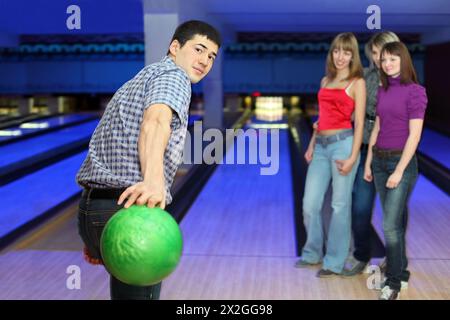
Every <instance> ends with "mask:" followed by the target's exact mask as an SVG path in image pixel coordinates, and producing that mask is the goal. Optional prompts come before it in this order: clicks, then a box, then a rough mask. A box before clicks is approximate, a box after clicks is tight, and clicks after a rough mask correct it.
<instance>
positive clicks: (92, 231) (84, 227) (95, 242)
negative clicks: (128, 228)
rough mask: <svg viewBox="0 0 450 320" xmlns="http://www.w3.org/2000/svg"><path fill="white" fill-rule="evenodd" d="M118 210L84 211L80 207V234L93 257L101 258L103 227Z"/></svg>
mask: <svg viewBox="0 0 450 320" xmlns="http://www.w3.org/2000/svg"><path fill="white" fill-rule="evenodd" d="M116 212H117V211H116V210H101V211H96V212H92V211H84V210H81V209H80V214H79V215H80V218H79V221H80V225H79V229H80V235H81V237H82V239H83V241H84V243H85V245H86V247H87V248H88V250H89V252H90V254H91V256H92V257H93V258H97V259H100V258H101V252H100V240H101V237H102V233H103V229H104V228H105V225H106V223H107V222H108V221H109V219H110V218H111V217H112V216H113V215H114V214H115V213H116Z"/></svg>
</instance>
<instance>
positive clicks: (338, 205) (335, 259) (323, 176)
mask: <svg viewBox="0 0 450 320" xmlns="http://www.w3.org/2000/svg"><path fill="white" fill-rule="evenodd" d="M326 71H327V73H326V76H325V77H324V78H323V79H322V81H321V88H320V91H319V94H318V100H319V122H318V127H317V130H315V131H314V134H313V136H312V138H311V142H310V143H309V147H308V150H307V151H306V153H305V158H306V161H307V162H308V163H309V167H308V173H307V176H306V184H305V195H304V198H303V217H304V223H305V226H306V230H307V233H308V237H307V241H306V244H305V246H304V247H303V252H302V258H301V259H300V260H299V261H298V262H297V263H296V266H297V267H304V266H309V265H315V264H319V263H320V262H321V261H322V260H323V264H322V268H321V270H320V271H319V272H318V273H317V276H318V277H328V276H333V275H336V274H340V273H341V272H342V270H343V268H344V264H345V260H346V258H347V256H348V253H349V249H350V239H351V203H352V188H353V182H354V179H355V174H356V169H357V167H358V163H359V150H360V147H361V142H362V136H363V126H364V114H365V103H366V86H365V82H364V79H363V68H362V65H361V60H360V58H359V49H358V42H357V40H356V38H355V36H354V35H353V34H352V33H341V34H339V35H337V36H336V38H335V39H334V40H333V42H332V43H331V46H330V50H329V52H328V56H327V68H326ZM353 116H354V119H355V121H354V130H353V128H352V117H353ZM330 182H331V184H332V189H333V193H332V200H331V207H332V209H333V214H332V216H331V221H330V227H329V231H328V240H327V245H326V247H327V250H326V253H325V256H324V253H323V241H324V240H323V226H322V212H321V211H322V204H323V199H324V196H325V193H326V191H327V189H328V186H329V184H330Z"/></svg>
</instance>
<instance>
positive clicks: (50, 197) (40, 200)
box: [0, 152, 87, 240]
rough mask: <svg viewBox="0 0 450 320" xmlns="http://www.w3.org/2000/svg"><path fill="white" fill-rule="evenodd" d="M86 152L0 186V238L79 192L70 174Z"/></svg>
mask: <svg viewBox="0 0 450 320" xmlns="http://www.w3.org/2000/svg"><path fill="white" fill-rule="evenodd" d="M86 154H87V152H82V153H79V154H77V155H74V156H72V157H69V158H67V159H65V160H63V161H60V162H58V163H55V164H53V165H51V166H48V167H46V168H44V169H41V170H39V171H36V172H34V173H32V174H30V175H27V176H25V177H23V178H21V179H18V180H16V181H13V182H11V183H9V184H7V185H6V186H3V187H2V188H0V198H1V199H3V203H2V214H1V215H0V240H1V238H2V237H4V236H6V235H8V234H9V233H10V232H11V231H13V230H16V229H17V228H18V227H20V226H22V225H23V224H25V223H27V222H28V221H30V220H32V219H34V218H36V217H38V216H40V215H41V214H43V213H45V212H46V211H48V210H50V209H52V208H53V207H55V206H57V205H59V204H60V203H61V202H63V201H65V200H67V199H69V198H71V197H72V196H74V195H76V194H77V193H79V192H80V191H81V189H80V187H79V186H78V185H77V184H76V182H75V178H74V177H75V175H76V172H77V171H78V169H79V167H80V164H81V163H82V162H83V160H84V158H85V157H86Z"/></svg>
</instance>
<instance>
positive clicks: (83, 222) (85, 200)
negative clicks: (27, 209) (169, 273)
mask: <svg viewBox="0 0 450 320" xmlns="http://www.w3.org/2000/svg"><path fill="white" fill-rule="evenodd" d="M117 200H118V199H117V198H111V199H106V198H105V199H98V198H92V197H91V192H90V191H88V190H85V191H83V194H82V196H81V200H80V204H79V210H78V232H79V234H80V236H81V238H82V239H83V242H84V244H85V245H86V248H87V250H88V252H89V253H90V255H91V257H92V258H95V259H101V253H100V237H101V235H102V232H103V228H104V227H105V225H106V222H108V220H109V219H110V218H111V217H112V216H113V215H114V214H115V213H116V212H117V211H118V210H120V209H122V207H123V206H119V205H117ZM110 277H111V278H110V294H111V299H112V300H122V299H126V300H157V299H159V293H160V290H161V283H159V284H156V285H153V286H133V285H129V284H126V283H123V282H121V281H120V280H118V279H117V278H115V277H113V276H112V275H111V276H110Z"/></svg>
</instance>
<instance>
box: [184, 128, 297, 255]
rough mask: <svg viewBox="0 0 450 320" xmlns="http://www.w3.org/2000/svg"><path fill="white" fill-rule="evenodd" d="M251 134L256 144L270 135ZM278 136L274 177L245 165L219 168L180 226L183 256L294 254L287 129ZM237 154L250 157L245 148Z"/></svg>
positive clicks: (238, 148)
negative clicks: (256, 141)
mask: <svg viewBox="0 0 450 320" xmlns="http://www.w3.org/2000/svg"><path fill="white" fill-rule="evenodd" d="M253 132H255V133H257V134H258V137H259V139H260V141H261V139H262V140H265V139H266V138H267V137H269V135H265V134H264V133H263V130H254V129H253ZM272 138H273V137H272ZM279 138H280V139H279V145H280V152H279V171H278V173H277V174H275V175H261V168H262V166H261V165H252V164H248V161H247V164H223V165H219V166H218V167H217V169H216V172H215V173H214V174H213V176H212V177H211V179H210V180H209V181H208V183H207V184H206V186H205V187H204V189H203V191H202V192H201V194H200V195H199V196H198V198H197V199H196V201H195V202H194V204H193V205H192V207H191V208H190V210H189V211H188V213H187V214H186V216H185V218H184V219H183V221H182V223H181V227H182V230H183V232H184V234H185V247H184V254H187V255H205V254H207V255H231V256H242V255H244V256H269V257H274V256H276V257H280V256H285V257H292V256H294V255H295V235H294V225H293V215H294V214H293V200H292V186H291V179H292V178H291V170H290V162H289V152H288V132H287V130H280V132H279ZM235 150H236V154H235V155H238V154H244V153H245V154H246V157H247V159H249V158H248V148H245V147H244V146H242V145H239V146H236V147H235ZM253 152H254V151H253ZM235 159H236V158H235Z"/></svg>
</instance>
